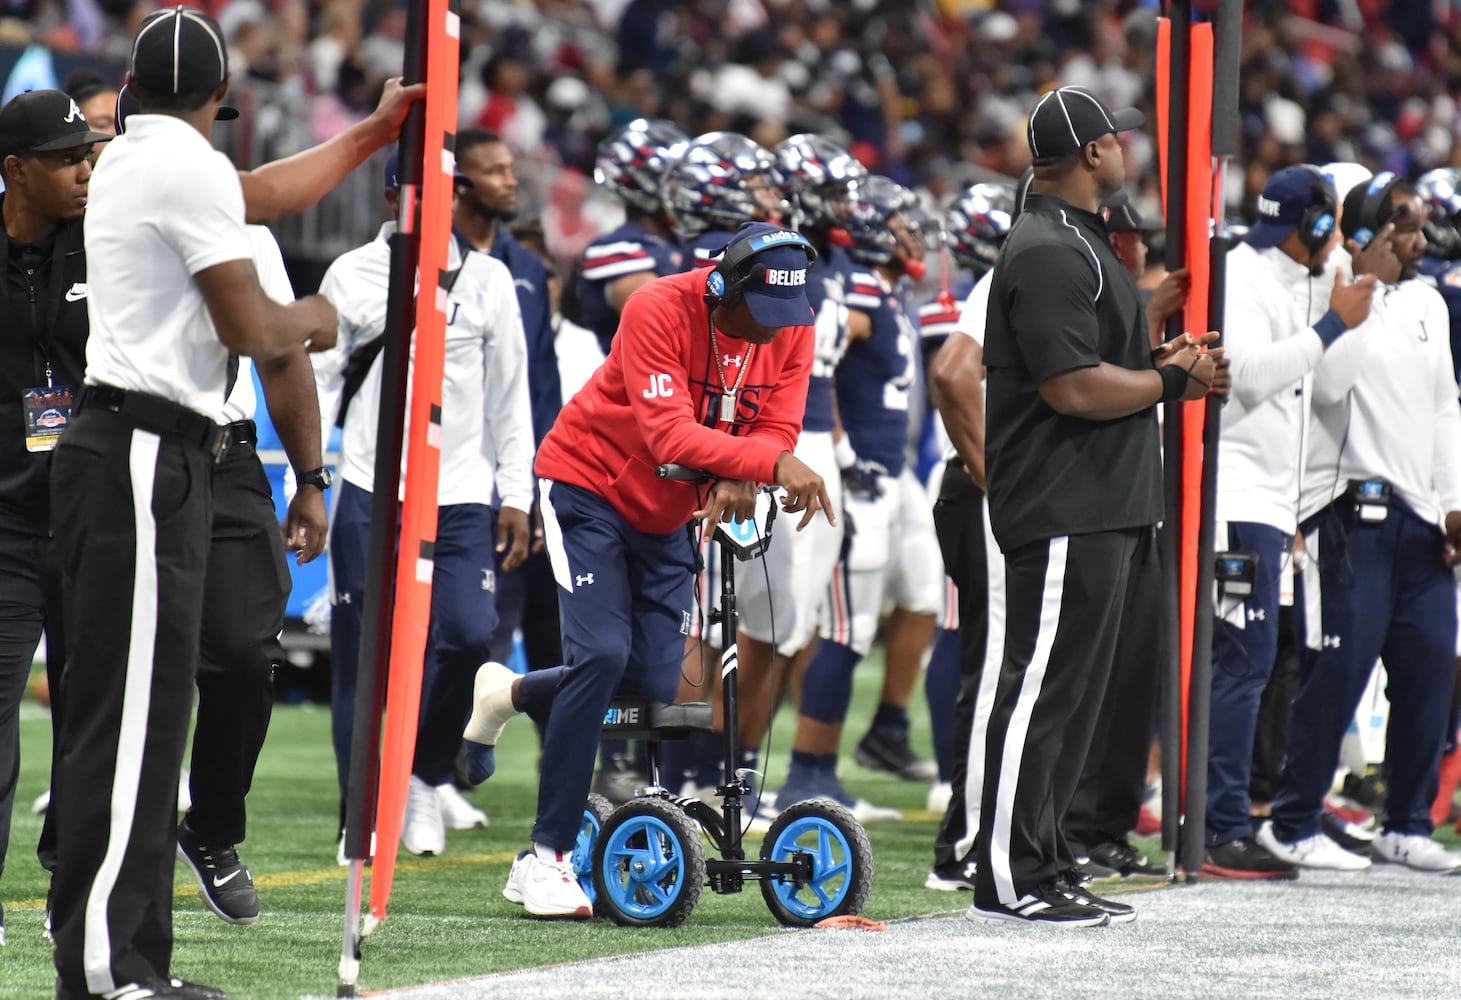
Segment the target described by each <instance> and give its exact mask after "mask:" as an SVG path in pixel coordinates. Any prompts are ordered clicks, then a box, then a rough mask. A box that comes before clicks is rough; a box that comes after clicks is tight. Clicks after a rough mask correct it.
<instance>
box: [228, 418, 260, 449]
mask: <svg viewBox="0 0 1461 1000" xmlns="http://www.w3.org/2000/svg"><path fill="white" fill-rule="evenodd" d="M223 429H224V430H226V431H227V432H228V438H229V443H230V444H233V445H245V444H246V445H248V446H249V447H250V448H257V447H258V446H259V427H258V425H257V424H255V423H254V422H253V421H252V420H235V421H234V422H233V423H231V424H228V425H227V426H226V427H224V428H223Z"/></svg>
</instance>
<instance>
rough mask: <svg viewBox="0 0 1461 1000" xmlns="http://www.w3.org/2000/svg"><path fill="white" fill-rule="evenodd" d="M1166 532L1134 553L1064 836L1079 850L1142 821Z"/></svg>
mask: <svg viewBox="0 0 1461 1000" xmlns="http://www.w3.org/2000/svg"><path fill="white" fill-rule="evenodd" d="M1160 537H1161V536H1159V535H1156V534H1155V533H1153V536H1152V538H1151V540H1150V542H1149V543H1148V542H1146V541H1145V540H1144V542H1143V544H1142V545H1141V546H1140V547H1139V548H1138V550H1137V553H1136V555H1135V556H1134V557H1133V559H1132V563H1131V577H1130V580H1129V581H1128V583H1127V588H1126V609H1127V610H1126V613H1124V614H1123V615H1122V616H1121V624H1120V630H1119V632H1118V633H1117V636H1116V655H1115V660H1114V661H1113V662H1112V664H1111V679H1110V681H1109V682H1108V683H1107V685H1106V696H1105V698H1103V699H1102V700H1101V711H1100V714H1099V715H1097V717H1096V729H1095V732H1094V733H1093V734H1092V736H1091V749H1090V752H1089V753H1088V754H1087V755H1086V766H1085V767H1084V768H1083V769H1082V771H1081V777H1080V780H1079V781H1078V782H1077V783H1076V788H1075V796H1074V797H1073V798H1072V799H1071V802H1070V811H1069V812H1067V813H1066V816H1065V833H1066V839H1067V840H1068V841H1069V842H1070V846H1071V850H1073V851H1074V852H1075V853H1076V854H1078V855H1084V854H1086V853H1087V852H1089V850H1090V849H1091V848H1092V847H1097V846H1099V845H1101V844H1108V843H1110V842H1111V841H1113V840H1123V839H1125V837H1126V836H1127V834H1129V833H1131V831H1132V828H1134V827H1135V826H1136V821H1137V817H1138V816H1139V815H1140V814H1141V803H1142V799H1143V798H1144V797H1145V795H1146V771H1147V762H1148V760H1149V759H1150V758H1151V749H1152V732H1153V729H1154V728H1155V727H1154V723H1155V722H1156V715H1157V692H1158V691H1159V686H1158V680H1159V678H1160V676H1161V671H1162V650H1163V649H1164V648H1165V644H1164V643H1163V641H1162V640H1163V636H1164V632H1165V627H1166V621H1165V619H1164V618H1163V617H1162V615H1161V614H1159V613H1158V611H1157V609H1158V608H1160V607H1161V601H1162V564H1161V558H1160V556H1159V554H1158V552H1157V545H1158V544H1159V540H1160Z"/></svg>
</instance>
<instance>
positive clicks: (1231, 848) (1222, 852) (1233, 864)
mask: <svg viewBox="0 0 1461 1000" xmlns="http://www.w3.org/2000/svg"><path fill="white" fill-rule="evenodd" d="M1202 874H1204V875H1211V876H1212V877H1214V878H1234V879H1260V878H1298V877H1299V870H1298V869H1297V868H1295V867H1294V866H1293V865H1291V864H1289V863H1288V862H1287V861H1281V860H1279V859H1278V858H1276V857H1274V856H1273V855H1272V854H1270V853H1269V852H1268V850H1267V849H1266V848H1264V847H1263V845H1262V844H1260V843H1258V841H1256V840H1254V839H1253V838H1252V837H1239V838H1238V839H1237V840H1231V841H1229V842H1228V843H1226V844H1217V845H1215V846H1213V847H1209V848H1208V849H1207V856H1206V858H1205V859H1204V860H1203V862H1202Z"/></svg>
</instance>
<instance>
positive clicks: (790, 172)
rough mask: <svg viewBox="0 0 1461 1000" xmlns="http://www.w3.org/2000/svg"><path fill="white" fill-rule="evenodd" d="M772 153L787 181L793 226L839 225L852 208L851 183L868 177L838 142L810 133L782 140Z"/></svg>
mask: <svg viewBox="0 0 1461 1000" xmlns="http://www.w3.org/2000/svg"><path fill="white" fill-rule="evenodd" d="M772 152H773V153H775V154H776V165H777V167H778V168H779V169H780V171H781V176H782V177H783V178H785V181H786V187H787V193H788V195H789V196H790V199H789V200H790V204H791V209H792V219H791V222H792V224H793V225H794V226H795V228H797V229H804V228H812V229H832V228H840V227H842V226H843V225H844V224H845V222H846V217H847V213H848V212H849V211H850V209H851V207H852V199H851V189H852V185H853V184H855V183H856V182H857V181H859V180H861V179H863V178H865V177H867V176H868V170H867V167H865V166H863V165H862V164H861V163H860V162H859V161H858V160H857V159H856V158H855V157H854V156H853V155H852V154H851V153H849V152H848V151H847V150H846V149H845V148H843V147H842V146H841V145H840V144H839V143H837V142H834V141H833V140H831V139H829V138H827V137H826V136H824V135H816V134H814V133H810V132H803V133H800V134H798V135H794V136H791V137H790V138H788V139H783V140H782V141H781V142H779V143H777V144H776V148H775V149H773V150H772Z"/></svg>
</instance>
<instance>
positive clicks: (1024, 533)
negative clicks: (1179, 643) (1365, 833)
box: [968, 87, 1217, 926]
mask: <svg viewBox="0 0 1461 1000" xmlns="http://www.w3.org/2000/svg"><path fill="white" fill-rule="evenodd" d="M1141 124H1142V116H1141V113H1140V112H1138V111H1135V110H1130V109H1129V110H1125V111H1120V112H1112V111H1111V110H1110V109H1108V108H1107V107H1106V106H1105V105H1104V104H1103V103H1102V102H1101V101H1100V100H1099V99H1098V98H1097V97H1095V96H1094V95H1093V94H1091V93H1090V92H1089V91H1086V90H1083V89H1081V88H1078V87H1062V88H1060V89H1058V90H1053V91H1050V92H1049V93H1047V94H1046V95H1045V96H1044V97H1042V98H1041V99H1040V102H1039V103H1038V104H1037V105H1036V106H1035V109H1034V111H1033V112H1031V115H1030V121H1029V129H1028V135H1027V138H1028V140H1029V144H1030V152H1031V154H1032V157H1033V160H1034V167H1035V183H1034V186H1033V188H1032V190H1031V193H1030V197H1029V199H1028V200H1027V201H1026V203H1025V210H1024V213H1023V214H1022V215H1021V216H1020V220H1019V222H1018V223H1017V224H1016V226H1015V228H1014V229H1013V230H1012V231H1011V233H1010V235H1009V237H1008V239H1007V240H1006V242H1005V246H1004V250H1003V252H1002V253H1001V256H1000V259H999V262H998V264H996V266H995V272H994V278H993V285H992V287H991V290H990V306H989V321H988V330H987V334H986V337H987V339H986V342H985V346H984V361H985V364H986V365H987V366H988V368H989V387H988V397H987V423H988V430H987V438H986V461H987V474H988V481H989V515H990V522H991V526H992V528H993V531H994V536H995V538H996V540H997V541H998V542H999V545H1000V548H1001V549H1002V550H1003V552H1004V556H1005V559H1004V563H1005V565H1004V571H1005V587H1004V591H1003V594H1004V600H1003V604H1004V607H1003V608H998V609H996V608H995V607H993V606H991V608H990V619H991V621H993V620H995V618H996V616H999V617H1000V618H1001V619H1002V620H1003V622H1004V626H1005V628H1004V645H1003V657H1002V662H1001V664H1000V675H999V682H998V687H997V690H996V693H995V704H994V709H993V713H992V715H991V717H990V721H989V730H988V744H987V752H986V757H985V761H986V764H985V780H984V803H983V808H982V810H981V828H980V831H979V836H978V840H977V842H976V843H977V852H978V853H977V858H978V861H977V873H976V877H975V889H974V905H973V906H971V907H970V909H969V914H968V915H969V917H970V918H971V919H982V918H987V919H995V920H1007V921H1013V922H1017V923H1018V922H1031V923H1050V924H1056V925H1063V926H1092V925H1101V924H1106V923H1108V922H1111V921H1116V922H1123V921H1127V920H1131V919H1134V918H1135V916H1136V914H1135V911H1134V910H1132V908H1131V907H1129V906H1126V905H1125V904H1122V903H1114V902H1110V901H1107V900H1103V899H1101V898H1099V897H1097V896H1094V895H1092V894H1091V893H1089V892H1087V891H1086V890H1085V888H1084V887H1083V884H1082V882H1081V880H1080V878H1079V876H1078V875H1076V874H1075V873H1074V872H1073V869H1074V868H1075V865H1076V857H1075V856H1074V853H1073V851H1072V850H1071V846H1070V845H1069V844H1068V843H1067V841H1066V838H1065V834H1064V831H1063V823H1064V819H1065V814H1066V812H1067V810H1068V809H1069V807H1070V803H1071V799H1072V796H1073V795H1074V792H1075V788H1076V783H1077V780H1078V779H1079V777H1080V774H1081V770H1082V767H1083V765H1084V763H1085V759H1086V752H1087V750H1088V749H1089V747H1090V743H1091V736H1092V732H1093V731H1094V729H1095V726H1096V720H1097V715H1098V713H1099V711H1100V707H1101V703H1102V699H1103V698H1104V697H1105V695H1106V691H1107V687H1108V682H1109V680H1110V677H1111V667H1112V661H1113V659H1114V653H1115V649H1116V646H1117V642H1118V639H1119V637H1120V636H1121V633H1122V631H1123V629H1126V628H1133V627H1138V626H1145V627H1150V624H1151V622H1152V621H1153V618H1152V617H1150V615H1151V613H1153V612H1154V610H1155V609H1150V608H1149V609H1147V610H1148V614H1147V615H1145V616H1143V614H1142V611H1143V609H1142V608H1141V607H1140V606H1139V605H1138V603H1137V602H1136V601H1134V600H1132V598H1131V594H1132V592H1133V590H1134V589H1137V588H1138V587H1139V586H1141V585H1143V584H1144V583H1145V581H1147V580H1150V579H1151V576H1150V573H1151V570H1152V569H1153V568H1154V567H1155V552H1154V547H1153V546H1154V541H1155V537H1154V533H1155V528H1154V526H1155V524H1156V522H1157V521H1158V520H1159V519H1161V517H1162V489H1161V455H1160V453H1159V450H1158V442H1157V423H1156V414H1155V411H1154V409H1153V408H1154V406H1155V404H1157V403H1159V402H1164V401H1175V400H1179V399H1200V398H1201V397H1202V396H1203V395H1205V394H1206V393H1207V391H1208V389H1209V387H1210V386H1211V384H1212V382H1213V380H1214V378H1215V376H1216V374H1217V363H1216V358H1215V357H1214V355H1213V354H1211V353H1208V354H1203V353H1200V352H1199V350H1198V348H1197V346H1196V345H1195V344H1194V343H1192V342H1190V341H1189V339H1188V338H1182V339H1180V340H1178V341H1176V342H1173V343H1172V344H1170V345H1165V346H1164V347H1163V348H1159V349H1158V351H1156V352H1153V351H1152V350H1151V343H1150V340H1149V336H1148V330H1147V323H1146V317H1145V313H1144V311H1143V306H1142V301H1141V297H1140V295H1139V294H1138V292H1137V288H1136V283H1135V281H1133V280H1132V278H1131V275H1130V274H1129V273H1127V271H1126V269H1125V268H1124V267H1122V265H1121V262H1120V261H1119V260H1118V259H1117V258H1116V256H1115V254H1114V253H1112V251H1111V247H1110V244H1109V242H1108V240H1107V233H1106V227H1105V225H1104V223H1103V222H1102V221H1101V218H1100V216H1099V215H1097V214H1096V212H1097V210H1098V209H1099V207H1100V204H1101V202H1102V200H1103V199H1104V198H1106V197H1107V196H1109V195H1111V194H1112V193H1114V192H1115V191H1116V190H1117V189H1118V188H1120V186H1121V183H1122V180H1123V178H1124V175H1125V164H1124V162H1123V159H1122V151H1121V145H1120V143H1118V142H1117V140H1116V133H1117V132H1119V131H1124V130H1127V129H1134V128H1138V127H1140V126H1141ZM1206 339H1208V338H1207V337H1204V338H1202V340H1203V341H1206Z"/></svg>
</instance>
